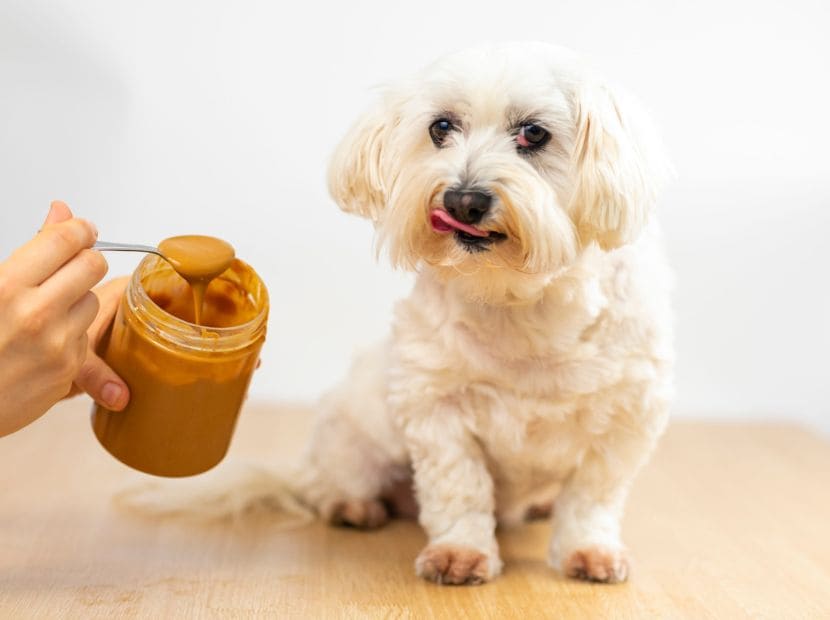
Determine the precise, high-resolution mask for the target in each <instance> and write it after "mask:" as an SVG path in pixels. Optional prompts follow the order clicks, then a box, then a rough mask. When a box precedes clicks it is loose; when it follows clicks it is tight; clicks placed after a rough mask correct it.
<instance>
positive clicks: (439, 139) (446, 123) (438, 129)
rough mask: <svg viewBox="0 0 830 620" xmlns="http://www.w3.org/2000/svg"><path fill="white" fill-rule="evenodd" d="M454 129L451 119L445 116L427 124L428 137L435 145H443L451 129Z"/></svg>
mask: <svg viewBox="0 0 830 620" xmlns="http://www.w3.org/2000/svg"><path fill="white" fill-rule="evenodd" d="M453 130H455V125H453V124H452V121H450V120H448V119H446V118H439V119H438V120H437V121H435V122H434V123H433V124H432V125H430V126H429V137H430V138H432V142H433V143H434V144H435V146H443V144H444V140H446V138H447V136H448V135H449V133H450V132H451V131H453Z"/></svg>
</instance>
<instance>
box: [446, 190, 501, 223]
mask: <svg viewBox="0 0 830 620" xmlns="http://www.w3.org/2000/svg"><path fill="white" fill-rule="evenodd" d="M492 202H493V197H492V196H491V195H490V194H485V193H484V192H478V191H474V190H455V189H448V190H447V191H446V192H444V208H445V209H446V210H447V213H449V214H450V215H452V216H453V217H454V218H455V219H457V220H458V221H459V222H461V223H462V224H478V223H479V222H480V221H481V218H483V217H484V215H485V213H487V212H488V211H489V210H490V203H492Z"/></svg>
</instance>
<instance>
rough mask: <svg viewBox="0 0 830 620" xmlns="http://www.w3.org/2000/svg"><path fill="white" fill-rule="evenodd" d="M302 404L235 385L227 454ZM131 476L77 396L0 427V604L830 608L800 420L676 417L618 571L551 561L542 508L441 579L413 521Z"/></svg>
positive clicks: (125, 608)
mask: <svg viewBox="0 0 830 620" xmlns="http://www.w3.org/2000/svg"><path fill="white" fill-rule="evenodd" d="M312 415H313V414H312V412H311V410H310V409H308V408H302V407H296V406H286V405H279V404H267V403H257V404H253V405H249V406H248V407H247V409H246V411H245V412H244V413H243V415H242V418H241V420H240V424H239V427H238V429H237V434H236V437H235V439H234V444H233V446H232V448H231V452H230V455H229V456H228V459H227V460H239V459H245V460H254V461H257V462H261V463H265V464H269V465H273V466H274V467H277V468H279V467H280V466H281V465H282V464H285V463H288V462H291V461H292V459H294V458H295V457H296V455H297V453H298V451H299V450H300V449H301V447H302V444H303V441H304V438H305V436H306V435H307V433H308V429H309V427H310V422H311V419H312ZM227 460H226V461H227ZM140 480H142V476H141V475H140V474H137V473H135V472H131V471H130V470H129V469H127V468H126V467H124V466H123V465H121V464H119V463H118V462H116V461H115V460H114V459H112V458H111V457H110V456H109V455H108V454H106V453H105V452H104V450H103V449H102V448H101V447H100V446H99V445H98V444H97V442H96V440H95V438H94V437H93V435H92V432H91V430H90V427H89V401H86V400H83V399H76V400H74V401H69V402H67V403H62V404H61V405H59V406H58V407H56V408H55V409H54V410H53V411H52V412H50V413H49V414H48V415H47V416H45V417H44V418H43V419H41V420H39V421H38V422H36V423H35V424H33V425H32V426H30V427H28V428H26V429H24V430H23V431H21V432H19V433H17V434H15V435H12V436H10V437H6V438H3V439H0V618H132V617H140V618H144V617H146V618H257V617H267V618H523V619H531V618H583V617H584V618H729V619H731V618H745V617H749V618H775V619H779V618H830V444H828V443H827V442H826V441H825V440H822V439H820V438H817V437H815V436H813V435H810V434H809V433H807V432H806V431H803V430H800V429H797V428H794V427H789V426H783V425H756V426H748V425H742V426H738V425H719V424H713V423H687V422H677V423H675V424H673V425H672V426H671V427H670V428H669V431H668V432H667V434H666V436H665V438H664V439H663V441H662V443H661V445H660V448H659V450H658V452H657V454H656V455H655V457H654V459H653V460H652V462H651V463H650V464H649V466H648V467H647V469H646V470H645V471H644V472H643V474H642V475H641V476H640V477H639V478H638V480H637V482H636V483H635V486H634V489H633V491H632V496H631V501H630V503H629V508H628V512H627V516H626V520H625V525H624V535H625V539H626V541H627V543H628V545H629V547H630V548H631V555H632V560H633V569H632V576H631V579H630V581H629V582H628V583H626V584H622V585H615V586H607V585H595V584H587V583H580V582H576V581H571V580H566V579H563V578H561V577H559V576H557V575H556V574H554V573H553V572H552V571H551V570H550V569H549V568H548V567H547V566H546V564H545V548H546V544H547V539H548V533H549V527H550V526H549V525H548V524H546V523H535V524H532V525H527V526H523V527H521V528H518V529H515V530H512V531H504V532H501V533H500V536H499V539H500V543H501V545H502V554H503V557H504V560H505V571H504V574H503V575H502V576H501V577H500V578H498V579H497V580H496V581H494V582H493V583H490V584H487V585H484V586H477V587H446V586H445V587H439V586H436V585H432V584H428V583H423V582H421V581H419V580H418V579H417V578H416V577H415V575H414V572H413V561H414V558H415V555H416V554H417V552H418V550H419V549H420V548H421V546H422V545H423V544H424V542H425V539H424V535H423V533H422V532H421V530H420V529H419V528H418V526H417V524H415V523H413V522H406V521H396V522H393V523H392V524H390V525H389V526H387V527H386V528H384V529H382V530H380V531H377V532H372V533H365V532H358V531H354V530H345V529H333V528H330V527H326V526H324V525H322V524H320V523H315V524H313V525H311V526H307V527H304V528H302V529H296V530H289V531H285V530H282V529H280V528H279V527H277V526H276V525H275V524H274V521H273V519H271V518H269V515H267V514H262V515H258V516H254V517H250V518H246V519H241V520H238V521H237V522H234V523H227V524H215V525H193V524H184V523H181V522H176V521H169V520H158V521H152V520H146V519H138V518H135V517H132V516H129V515H126V514H124V513H122V512H120V511H119V510H117V509H116V508H115V507H114V506H113V503H112V501H111V498H112V496H113V495H114V494H115V493H116V492H117V491H119V490H121V489H124V488H126V487H128V486H130V485H131V484H134V483H135V482H136V481H140Z"/></svg>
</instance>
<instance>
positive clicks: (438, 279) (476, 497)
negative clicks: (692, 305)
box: [303, 44, 672, 580]
mask: <svg viewBox="0 0 830 620" xmlns="http://www.w3.org/2000/svg"><path fill="white" fill-rule="evenodd" d="M447 114H452V116H453V117H454V118H457V119H459V121H460V123H459V124H460V130H459V131H456V132H453V134H452V135H451V136H450V141H449V143H448V144H446V145H445V146H444V148H440V149H439V148H436V147H435V145H434V144H433V143H432V142H431V140H430V138H429V135H428V127H429V126H430V124H431V122H432V121H433V120H434V119H435V118H436V117H439V116H442V115H447ZM525 119H533V120H534V122H535V123H537V124H540V125H542V126H543V127H545V128H546V129H547V130H548V131H549V132H550V133H551V135H552V139H551V141H550V142H549V143H548V145H546V146H545V148H544V150H543V151H542V152H539V153H535V154H533V155H528V154H526V153H520V152H518V151H517V148H516V143H515V127H516V123H520V122H521V121H522V120H525ZM667 170H668V166H667V165H666V162H665V159H664V158H663V154H662V151H661V149H660V146H659V143H658V142H657V140H656V139H655V138H654V135H653V133H652V132H651V130H650V129H649V127H648V124H647V123H646V122H645V121H644V119H643V117H642V113H641V112H640V111H639V109H638V108H637V106H636V104H635V103H634V102H632V101H631V100H628V99H623V98H622V97H621V96H620V95H619V94H614V93H612V91H611V89H610V88H609V87H608V86H607V85H606V84H605V83H604V82H603V81H601V80H600V79H599V78H598V77H597V76H596V75H595V74H594V73H593V72H592V71H591V70H590V69H588V68H587V67H586V66H585V65H584V64H582V63H581V62H580V61H579V60H578V59H577V58H576V57H575V56H574V55H573V54H572V53H570V52H567V51H565V50H562V49H560V48H555V47H551V46H547V45H543V44H511V45H503V46H496V47H490V48H486V49H475V50H470V51H466V52H462V53H458V54H455V55H452V56H449V57H447V58H444V59H442V60H440V61H439V62H437V63H436V64H434V65H432V66H430V67H428V68H427V69H426V70H425V71H424V72H423V73H421V74H420V75H418V76H416V77H415V78H414V79H411V80H408V81H404V82H402V83H400V84H397V85H394V86H392V87H390V88H389V89H388V90H387V91H386V92H385V93H384V96H383V98H382V100H381V101H380V102H379V103H378V105H377V106H376V107H375V108H374V109H373V110H371V111H370V112H369V113H368V114H367V115H366V116H365V117H364V118H362V119H361V120H359V121H358V123H357V124H356V125H355V127H354V129H353V130H352V132H351V133H350V134H349V135H348V136H347V137H346V139H345V140H344V141H343V143H342V144H341V145H340V147H339V149H338V151H337V153H336V154H335V157H334V160H333V163H332V167H331V170H330V176H329V180H330V188H331V192H332V194H333V196H334V197H335V199H336V200H337V202H338V203H339V204H340V206H341V207H342V208H343V209H344V210H345V211H348V212H352V213H357V214H360V215H363V216H366V217H369V218H371V219H372V220H373V221H374V223H375V225H376V227H377V230H378V234H379V239H380V241H381V245H382V246H383V247H385V248H386V249H387V250H388V252H389V254H390V256H391V259H392V261H393V263H394V264H396V265H399V266H404V267H408V268H412V269H415V270H417V272H418V278H417V282H416V285H415V287H414V290H413V291H412V294H411V295H410V297H409V298H408V299H405V300H403V301H401V302H400V303H399V304H398V306H397V310H396V312H395V318H394V322H393V326H392V334H391V337H390V338H389V339H388V340H387V341H386V342H384V343H383V344H382V345H380V346H378V347H377V348H376V349H374V350H373V351H371V352H369V353H367V354H366V355H364V356H362V357H361V358H359V359H358V360H357V361H356V362H355V364H354V367H353V369H352V371H351V374H350V376H349V378H348V379H347V380H346V381H345V382H344V383H343V385H342V386H340V387H339V388H337V389H336V390H335V391H334V392H333V393H332V394H330V395H329V396H328V397H327V398H326V399H325V400H324V407H323V413H322V416H321V419H320V422H319V424H318V427H317V430H316V433H315V436H314V439H313V441H312V443H311V445H310V447H309V452H308V457H307V460H306V466H305V467H304V471H305V474H304V479H303V488H304V489H305V491H304V492H305V494H306V497H307V499H308V500H309V501H311V502H312V503H313V504H314V505H315V506H316V507H317V508H318V509H319V510H320V511H321V512H322V513H323V514H326V515H329V514H330V513H331V511H332V510H334V509H336V508H335V507H336V506H338V505H342V503H343V502H346V501H370V500H374V499H376V498H378V497H380V496H381V495H382V493H383V491H384V489H385V488H386V487H388V486H389V485H390V484H392V482H393V481H394V480H396V479H399V478H400V477H401V476H402V475H405V472H406V471H408V470H409V468H410V467H411V468H412V471H413V472H414V483H415V490H416V493H417V499H418V502H419V505H420V521H421V523H422V525H423V527H424V528H425V530H426V532H427V534H428V536H429V541H430V542H429V545H430V546H432V547H433V548H435V547H436V546H438V545H452V546H455V547H457V548H472V549H474V550H476V551H478V552H480V553H481V554H484V555H485V556H486V558H487V560H488V562H487V565H488V570H487V572H486V575H485V578H489V577H492V576H494V575H495V574H497V573H498V572H499V569H500V567H501V561H500V559H499V557H498V546H497V543H496V538H495V527H496V522H497V519H499V520H501V521H503V522H508V523H509V522H516V521H518V520H520V519H521V518H522V516H523V515H524V514H525V511H526V510H527V509H528V508H529V507H530V506H531V505H533V504H534V503H538V502H540V501H543V500H549V499H551V498H552V495H553V493H554V492H555V490H556V489H557V488H559V487H561V492H560V493H559V495H558V497H557V499H556V503H555V513H554V514H555V516H554V521H555V522H554V531H553V537H552V540H551V545H550V555H549V557H550V562H551V564H552V565H553V566H554V567H556V568H559V569H562V570H567V567H566V563H567V561H568V558H569V557H571V556H572V555H573V554H575V553H579V552H582V551H584V550H599V551H600V552H601V553H604V554H606V555H607V556H608V557H609V558H610V560H609V561H610V562H611V564H612V565H617V564H619V562H620V561H621V555H622V550H623V547H622V542H621V540H620V531H619V530H620V519H621V515H622V510H623V503H624V500H625V496H626V494H627V491H628V487H629V485H630V484H631V481H632V479H633V478H634V475H635V474H636V473H637V471H638V469H639V468H640V467H641V465H642V464H643V463H644V462H645V460H646V459H647V457H648V456H649V454H650V453H651V451H652V449H653V447H654V444H655V441H656V439H657V437H658V436H659V435H660V433H661V431H662V430H663V428H664V426H665V423H666V417H667V412H668V405H669V401H670V398H671V392H672V388H671V383H672V382H671V368H672V342H671V324H672V319H671V312H670V306H669V299H668V298H669V288H670V280H671V278H670V274H669V271H668V269H667V267H666V263H665V260H664V257H663V254H662V253H661V250H660V247H659V239H658V233H657V230H656V225H655V224H654V222H653V221H652V217H651V210H652V206H653V203H654V199H655V196H656V193H657V190H658V189H659V185H660V183H661V182H662V180H663V179H664V178H665V176H666V172H667ZM458 185H465V186H474V187H477V188H483V189H485V190H486V191H488V192H489V193H491V194H492V195H494V196H495V197H496V203H495V206H494V208H493V211H492V212H491V213H490V214H488V216H487V219H486V220H485V222H484V224H485V225H486V226H485V228H486V229H487V230H497V231H500V232H504V233H505V234H507V240H505V241H503V242H501V243H497V244H494V245H493V246H491V249H490V251H487V252H480V253H469V252H467V251H465V249H464V248H463V247H462V245H461V244H459V243H457V242H456V241H455V240H454V238H453V236H452V235H439V234H437V233H436V232H435V231H434V230H433V229H432V228H431V226H430V220H429V212H430V210H431V209H432V208H436V207H438V208H440V207H441V197H442V195H443V192H444V191H445V190H446V189H447V188H448V187H451V186H458ZM429 549H430V547H428V548H427V550H425V554H428V550H429ZM424 557H426V556H425V555H424V554H422V560H423V558H424ZM450 561H451V560H450ZM422 564H423V562H422V561H419V563H418V568H419V570H421V572H423V570H422ZM622 573H623V574H619V575H617V577H619V578H625V574H624V571H622ZM428 576H430V575H428ZM581 576H584V577H588V578H597V579H602V580H614V576H613V575H612V576H611V578H609V579H603V578H602V575H596V574H593V573H592V572H591V571H590V570H588V571H587V574H584V571H583V574H582V575H581ZM430 577H431V578H434V575H432V576H430Z"/></svg>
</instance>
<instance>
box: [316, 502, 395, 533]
mask: <svg viewBox="0 0 830 620" xmlns="http://www.w3.org/2000/svg"><path fill="white" fill-rule="evenodd" d="M324 514H325V516H326V517H327V520H328V521H329V523H331V524H332V525H344V526H348V527H356V528H359V529H362V530H373V529H376V528H379V527H381V526H383V525H385V524H386V522H387V521H389V513H388V512H387V510H386V507H385V506H384V505H383V504H382V503H381V502H379V501H378V500H375V499H370V500H363V499H348V500H343V501H340V502H336V503H334V504H332V506H331V507H329V509H328V510H326V511H325V513H324Z"/></svg>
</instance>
